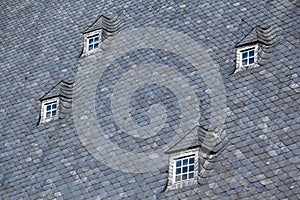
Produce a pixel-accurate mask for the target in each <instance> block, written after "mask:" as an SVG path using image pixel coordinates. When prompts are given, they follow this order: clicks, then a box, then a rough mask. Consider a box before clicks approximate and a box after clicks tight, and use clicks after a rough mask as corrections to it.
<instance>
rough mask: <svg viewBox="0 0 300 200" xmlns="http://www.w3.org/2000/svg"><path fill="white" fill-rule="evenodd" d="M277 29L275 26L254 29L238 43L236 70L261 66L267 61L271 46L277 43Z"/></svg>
mask: <svg viewBox="0 0 300 200" xmlns="http://www.w3.org/2000/svg"><path fill="white" fill-rule="evenodd" d="M276 32H277V30H276V29H275V28H273V27H268V28H260V27H256V28H254V29H252V30H251V31H250V32H249V33H248V34H247V35H246V36H245V37H244V38H243V39H242V40H241V41H240V42H238V43H237V44H236V68H235V72H238V71H245V70H249V69H252V68H255V67H259V66H261V65H263V63H264V62H266V60H267V58H268V54H270V53H271V48H273V47H274V46H275V45H276V44H277V38H276Z"/></svg>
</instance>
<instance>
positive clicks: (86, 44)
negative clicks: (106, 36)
mask: <svg viewBox="0 0 300 200" xmlns="http://www.w3.org/2000/svg"><path fill="white" fill-rule="evenodd" d="M101 33H102V30H101V29H100V30H95V31H91V32H88V33H85V34H84V35H83V37H84V48H83V53H82V55H81V56H87V55H90V54H91V53H94V52H97V51H99V50H100V49H101V41H102V39H101ZM95 37H99V45H98V48H93V49H92V50H89V39H90V38H95Z"/></svg>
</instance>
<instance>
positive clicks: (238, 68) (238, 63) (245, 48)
mask: <svg viewBox="0 0 300 200" xmlns="http://www.w3.org/2000/svg"><path fill="white" fill-rule="evenodd" d="M252 49H253V50H254V56H253V58H254V63H252V64H248V62H249V57H248V58H247V65H243V57H242V56H243V53H244V52H246V51H250V50H252ZM258 51H259V46H258V44H254V45H247V46H243V47H239V48H237V53H236V71H235V72H238V71H245V70H248V69H252V68H254V67H257V66H258V64H257V63H258V62H257V61H258ZM251 58H252V57H251Z"/></svg>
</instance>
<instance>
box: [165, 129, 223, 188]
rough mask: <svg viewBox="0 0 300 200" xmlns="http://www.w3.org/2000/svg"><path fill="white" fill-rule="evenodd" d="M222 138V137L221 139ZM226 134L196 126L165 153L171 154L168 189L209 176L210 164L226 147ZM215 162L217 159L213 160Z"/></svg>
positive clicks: (193, 182)
mask: <svg viewBox="0 0 300 200" xmlns="http://www.w3.org/2000/svg"><path fill="white" fill-rule="evenodd" d="M221 138H222V139H221ZM224 138H225V137H224V135H223V136H221V135H220V134H218V132H216V131H214V130H213V131H208V130H205V129H203V128H201V127H200V126H196V127H194V128H193V129H192V130H191V131H190V132H188V133H187V134H186V135H185V136H184V137H183V138H181V139H180V140H179V141H178V142H177V143H176V144H175V145H174V146H172V147H171V148H170V149H169V150H167V151H166V152H165V153H166V154H167V155H169V170H168V172H169V177H168V183H167V190H172V189H177V188H182V187H188V186H193V185H197V184H199V183H200V182H201V179H203V177H205V176H207V173H209V170H208V168H207V166H208V165H210V163H211V162H212V160H214V159H215V158H216V157H217V155H218V154H219V153H220V152H221V149H222V148H223V147H224V142H226V139H224ZM213 162H215V161H213Z"/></svg>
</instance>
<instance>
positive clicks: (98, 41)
mask: <svg viewBox="0 0 300 200" xmlns="http://www.w3.org/2000/svg"><path fill="white" fill-rule="evenodd" d="M121 26H122V22H121V21H120V20H119V19H118V17H107V16H105V15H103V14H101V15H100V16H99V17H98V18H97V19H96V20H95V21H94V22H93V23H92V24H91V25H90V26H89V27H88V28H87V29H86V30H85V31H84V32H83V37H84V46H83V53H82V55H81V56H87V55H89V54H91V53H93V52H97V51H99V50H100V49H101V48H102V44H103V42H104V41H105V40H106V39H108V38H109V37H111V36H113V35H114V34H116V33H117V32H119V31H120V29H121Z"/></svg>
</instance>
